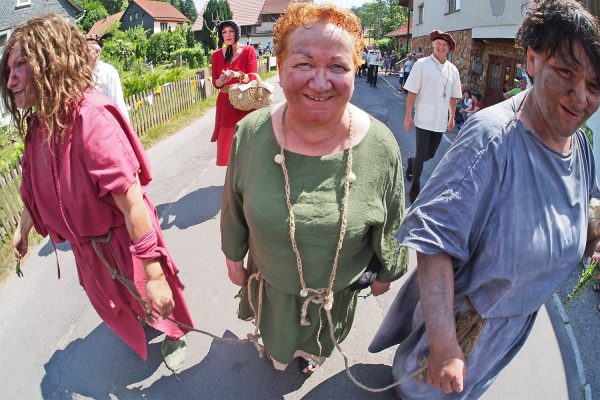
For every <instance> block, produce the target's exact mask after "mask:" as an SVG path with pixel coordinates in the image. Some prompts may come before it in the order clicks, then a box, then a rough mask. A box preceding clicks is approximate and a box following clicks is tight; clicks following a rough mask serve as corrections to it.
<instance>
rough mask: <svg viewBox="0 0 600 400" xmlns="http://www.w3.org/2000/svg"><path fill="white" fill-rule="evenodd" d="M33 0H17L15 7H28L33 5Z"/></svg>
mask: <svg viewBox="0 0 600 400" xmlns="http://www.w3.org/2000/svg"><path fill="white" fill-rule="evenodd" d="M31 1H32V0H16V3H15V8H21V7H27V6H30V5H31Z"/></svg>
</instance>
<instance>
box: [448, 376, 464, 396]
mask: <svg viewBox="0 0 600 400" xmlns="http://www.w3.org/2000/svg"><path fill="white" fill-rule="evenodd" d="M451 383H452V389H453V390H454V391H455V392H456V393H460V392H462V391H463V376H462V374H461V375H457V376H455V377H454V378H453V379H452V382H451ZM446 393H448V392H446Z"/></svg>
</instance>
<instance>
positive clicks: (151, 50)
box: [146, 30, 186, 65]
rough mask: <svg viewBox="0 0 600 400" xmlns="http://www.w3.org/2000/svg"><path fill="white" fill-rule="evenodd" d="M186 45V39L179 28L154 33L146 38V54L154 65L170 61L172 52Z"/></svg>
mask: <svg viewBox="0 0 600 400" xmlns="http://www.w3.org/2000/svg"><path fill="white" fill-rule="evenodd" d="M185 47H186V40H185V37H184V36H183V34H182V32H181V30H175V31H173V32H170V31H165V32H159V33H155V34H153V35H152V36H150V40H148V48H147V51H146V55H147V57H148V61H149V62H151V63H152V64H154V65H158V64H164V63H170V62H171V61H172V60H173V52H174V51H175V50H177V49H183V48H185Z"/></svg>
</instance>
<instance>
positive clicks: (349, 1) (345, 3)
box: [194, 0, 375, 9]
mask: <svg viewBox="0 0 600 400" xmlns="http://www.w3.org/2000/svg"><path fill="white" fill-rule="evenodd" d="M206 1H207V0H194V3H195V4H196V8H197V9H200V8H201V7H202V5H203V4H204V3H205V2H206ZM314 1H315V4H321V3H333V4H335V5H336V6H338V7H342V8H350V7H355V6H360V5H362V4H364V3H366V2H367V0H314ZM368 1H375V0H368Z"/></svg>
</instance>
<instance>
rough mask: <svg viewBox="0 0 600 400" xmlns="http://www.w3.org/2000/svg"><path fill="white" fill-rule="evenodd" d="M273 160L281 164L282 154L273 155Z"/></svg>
mask: <svg viewBox="0 0 600 400" xmlns="http://www.w3.org/2000/svg"><path fill="white" fill-rule="evenodd" d="M275 162H276V163H277V164H279V165H281V164H282V163H283V155H281V154H276V155H275Z"/></svg>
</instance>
